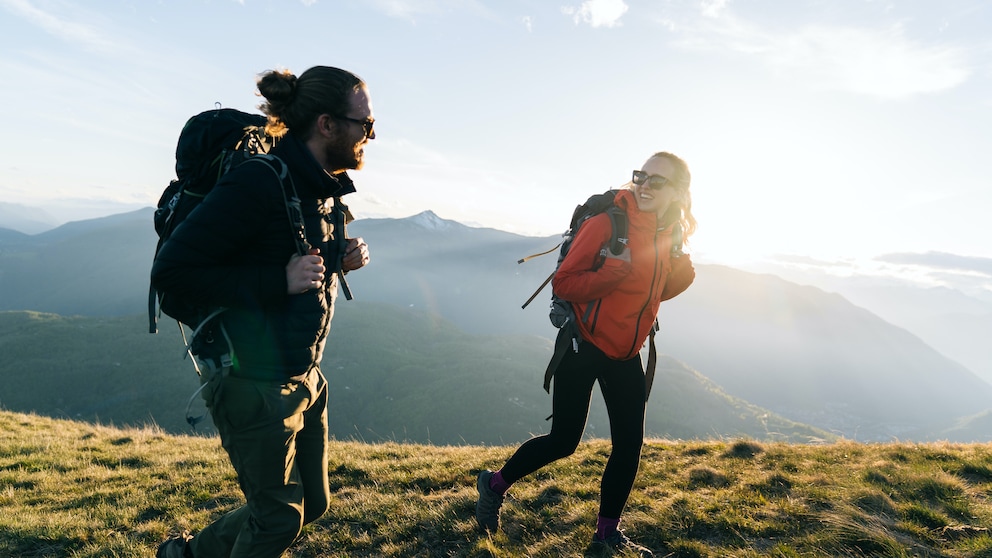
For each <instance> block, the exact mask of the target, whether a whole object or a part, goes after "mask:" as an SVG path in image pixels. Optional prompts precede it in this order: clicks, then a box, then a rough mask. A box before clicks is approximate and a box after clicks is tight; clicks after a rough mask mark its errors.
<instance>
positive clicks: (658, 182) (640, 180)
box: [631, 170, 672, 190]
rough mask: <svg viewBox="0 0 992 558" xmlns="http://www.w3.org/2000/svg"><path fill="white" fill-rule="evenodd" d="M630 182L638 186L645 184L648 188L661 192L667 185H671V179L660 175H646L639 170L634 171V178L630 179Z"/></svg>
mask: <svg viewBox="0 0 992 558" xmlns="http://www.w3.org/2000/svg"><path fill="white" fill-rule="evenodd" d="M631 181H632V182H633V183H634V184H637V185H638V186H640V185H641V184H644V183H645V182H647V183H648V187H650V188H651V189H652V190H661V189H662V188H664V187H665V186H667V185H668V184H671V183H672V179H670V178H667V177H664V176H661V175H660V174H648V173H646V172H644V171H639V170H635V171H634V176H633V178H631Z"/></svg>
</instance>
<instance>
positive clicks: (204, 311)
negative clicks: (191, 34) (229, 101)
mask: <svg viewBox="0 0 992 558" xmlns="http://www.w3.org/2000/svg"><path fill="white" fill-rule="evenodd" d="M265 123H266V118H265V117H264V116H262V115H258V114H249V113H246V112H241V111H239V110H235V109H229V108H218V109H214V110H208V111H205V112H201V113H200V114H197V115H195V116H193V117H191V118H190V119H189V120H187V121H186V124H185V125H184V126H183V129H182V131H181V132H180V134H179V141H178V143H177V145H176V179H175V180H172V181H171V182H170V183H169V186H168V187H166V189H165V191H164V192H162V196H161V197H160V198H159V200H158V207H157V208H156V210H155V216H154V222H155V232H156V233H158V244H157V245H156V246H155V256H156V257H157V256H158V253H159V250H160V249H161V248H162V245H163V244H164V243H165V242H166V241H167V240H168V239H169V237H170V236H171V235H172V232H173V231H174V230H175V229H176V227H177V226H178V225H179V223H181V222H182V221H183V220H184V219H185V218H186V217H187V216H188V215H189V214H190V212H192V211H193V209H195V208H196V207H197V206H198V205H199V204H200V202H202V201H203V199H204V198H205V197H206V195H207V194H208V193H210V191H211V190H212V189H213V187H214V185H215V184H216V183H217V181H218V180H219V179H220V178H221V177H222V176H224V174H226V173H227V172H229V171H230V170H231V169H233V168H235V167H236V166H238V165H241V164H243V163H245V162H247V161H257V162H259V163H261V164H264V165H265V166H266V167H268V169H269V170H270V171H271V172H273V173H275V174H276V176H278V177H279V183H280V185H281V186H282V190H283V198H284V199H285V201H286V212H287V215H288V216H289V222H290V227H291V232H292V234H293V237H294V240H295V241H296V243H297V251H298V252H299V253H300V254H301V255H302V254H306V253H307V251H308V250H309V248H310V246H309V244H307V242H306V232H305V230H304V227H303V214H302V211H301V209H300V200H299V198H298V197H297V195H296V189H295V187H294V186H293V183H292V178H291V177H289V173H288V169H287V168H286V165H285V164H283V163H282V161H281V160H280V159H278V158H277V157H273V156H271V155H267V152H268V151H269V149H271V148H272V147H273V146H274V145H275V142H276V139H275V138H273V137H271V136H268V135H266V134H265ZM287 178H288V179H289V180H287ZM287 182H288V183H289V189H290V191H291V192H292V194H291V195H289V194H288V193H287V191H286V183H287ZM160 312H161V313H165V314H166V315H168V316H170V317H172V318H174V319H176V321H178V322H180V324H185V325H187V326H189V327H190V328H192V329H193V331H194V334H193V336H192V338H193V339H194V340H195V339H196V333H198V331H199V328H201V327H203V326H204V325H205V324H206V323H207V322H209V321H210V319H211V318H213V317H214V316H215V315H216V314H217V313H218V311H217V309H209V308H202V307H198V306H196V305H194V304H191V303H190V302H189V301H186V300H183V299H181V298H180V297H176V296H173V295H170V294H169V293H164V292H160V291H158V290H156V289H155V288H154V287H151V288H149V292H148V331H149V332H150V333H157V332H158V317H159V315H160ZM180 330H182V328H181V327H180ZM183 337H184V338H185V332H184V334H183ZM192 342H193V341H191V343H192Z"/></svg>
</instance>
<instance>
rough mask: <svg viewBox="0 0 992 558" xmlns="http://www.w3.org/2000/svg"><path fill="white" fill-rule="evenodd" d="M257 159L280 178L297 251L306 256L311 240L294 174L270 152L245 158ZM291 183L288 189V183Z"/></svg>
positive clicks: (248, 160)
mask: <svg viewBox="0 0 992 558" xmlns="http://www.w3.org/2000/svg"><path fill="white" fill-rule="evenodd" d="M251 161H257V162H259V163H262V164H264V165H265V166H266V167H268V168H269V170H271V171H272V172H273V173H275V175H276V178H278V179H279V188H280V189H281V190H282V199H283V202H284V203H285V205H286V217H287V218H288V219H289V227H290V233H291V234H292V235H293V241H294V242H295V243H296V253H297V255H300V256H305V255H306V254H308V253H309V252H310V248H311V246H310V242H309V241H307V229H306V224H305V223H304V222H303V208H302V206H301V205H300V197H299V195H298V194H297V193H296V183H295V182H293V176H292V175H291V174H289V167H288V166H287V165H286V163H284V162H283V160H282V159H280V158H279V157H276V156H275V155H270V154H268V153H259V154H257V155H254V156H252V157H249V158H248V159H246V160H245V162H246V163H248V162H251ZM287 183H289V189H288V190H287V188H286V184H287Z"/></svg>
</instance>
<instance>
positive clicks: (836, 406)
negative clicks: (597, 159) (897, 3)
mask: <svg viewBox="0 0 992 558" xmlns="http://www.w3.org/2000/svg"><path fill="white" fill-rule="evenodd" d="M0 224H2V223H0ZM349 233H350V235H351V236H362V237H363V238H365V240H366V241H367V242H368V244H369V246H370V250H371V254H372V262H371V264H370V265H369V266H367V267H366V268H364V269H362V270H358V271H355V272H353V273H351V274H349V283H350V285H351V288H352V290H353V292H354V293H355V297H356V301H353V302H342V303H341V309H340V310H339V312H340V313H339V314H338V315H337V316H336V318H335V324H334V329H333V330H332V336H331V337H332V341H331V344H332V345H333V343H334V342H335V339H345V338H348V339H349V343H351V344H354V345H357V346H360V347H361V348H363V349H364V352H362V353H361V354H364V355H366V356H365V357H362V356H356V357H353V358H354V360H353V361H349V362H351V364H348V365H343V364H339V363H333V364H331V363H326V361H325V365H326V364H331V367H332V368H333V367H335V366H345V369H347V368H348V367H349V366H350V367H353V368H359V369H363V370H364V373H365V374H366V376H361V375H356V376H355V377H369V378H373V377H376V376H375V374H374V373H373V371H374V370H379V369H377V368H375V367H368V366H364V367H363V359H364V360H371V359H372V357H373V356H374V355H375V354H376V351H377V349H378V350H381V348H382V347H381V341H382V340H381V339H379V337H380V336H378V335H376V332H375V328H372V330H370V331H369V332H368V335H366V336H363V337H359V338H355V339H351V338H350V337H349V335H350V332H352V331H356V330H357V329H358V328H350V327H349V325H348V322H349V320H348V317H347V316H348V309H349V305H353V306H354V308H364V307H365V306H364V305H365V304H366V303H380V304H384V305H385V307H389V308H392V309H393V311H396V310H397V309H405V310H406V311H410V312H414V313H415V314H412V315H422V316H436V317H437V318H438V319H439V320H443V321H444V322H450V324H451V325H452V328H453V330H455V331H457V332H461V334H465V335H469V336H484V337H485V338H486V339H487V341H486V343H491V344H496V345H498V344H499V343H501V342H503V341H505V340H506V339H518V340H519V339H521V338H523V339H534V340H535V341H537V342H539V343H540V344H541V345H540V346H542V347H543V348H544V350H545V351H547V350H549V349H548V347H549V346H550V340H551V338H552V336H553V334H554V333H555V330H554V329H553V328H552V327H551V325H550V324H549V322H548V321H547V313H546V306H547V301H548V300H549V297H550V292H544V293H542V294H541V295H539V296H538V297H537V299H536V300H535V302H534V303H533V304H532V305H531V306H529V307H528V308H527V309H525V310H524V309H521V308H520V306H521V305H522V303H523V302H524V301H525V300H526V299H527V298H528V297H529V296H530V295H531V294H532V293H533V292H534V290H535V289H536V288H537V287H538V286H539V285H540V284H541V282H542V281H543V280H544V279H545V278H546V277H547V276H548V274H550V273H551V271H552V269H553V267H554V263H555V259H556V258H555V256H554V255H548V256H545V257H542V258H537V259H535V260H532V261H529V262H526V263H524V264H517V263H516V262H517V260H518V259H520V258H521V257H523V256H526V255H530V254H534V253H537V252H540V251H544V250H547V249H549V248H552V247H553V246H555V244H556V243H557V242H558V240H560V239H558V238H556V237H544V238H536V237H524V236H519V235H514V234H511V233H506V232H503V231H498V230H493V229H482V228H472V227H467V226H464V225H461V224H459V223H456V222H453V221H448V220H444V219H441V218H439V217H437V216H436V215H434V214H433V213H431V212H425V213H422V214H419V215H416V216H413V217H409V218H406V219H362V220H358V221H356V222H354V223H353V224H352V225H351V226H350V229H349ZM155 241H156V237H155V233H154V231H153V229H152V227H151V210H150V209H147V210H141V211H136V212H131V213H126V214H120V215H115V216H113V217H108V218H102V219H94V220H86V221H79V222H75V223H69V224H67V225H63V226H62V227H58V228H56V229H53V230H49V231H46V232H44V233H39V234H34V235H25V234H22V233H16V232H13V231H3V230H0V310H21V311H24V310H29V311H35V312H48V313H54V314H59V315H62V316H72V315H80V316H90V317H111V316H135V315H140V314H141V313H142V312H143V311H144V309H145V306H146V300H147V288H148V269H149V266H150V262H151V255H152V252H153V250H154V244H155ZM696 268H697V279H696V282H695V284H694V285H693V286H692V287H691V288H690V289H689V290H688V291H686V293H684V294H682V295H681V296H679V297H677V298H675V299H673V300H672V301H669V302H666V303H664V304H663V305H662V307H661V311H660V323H661V333H660V335H659V350H660V351H661V352H662V353H664V354H665V355H667V359H666V360H665V362H666V367H667V368H666V370H670V371H676V370H681V371H682V372H681V374H683V375H685V376H686V377H693V378H695V379H696V382H697V385H704V386H706V387H705V388H703V391H706V390H711V391H717V392H719V393H721V394H723V395H726V396H727V397H729V398H730V400H732V401H737V402H738V403H736V404H738V405H741V406H743V407H741V408H744V407H746V408H748V409H750V411H748V412H749V413H752V414H753V416H762V415H761V414H762V413H767V416H770V417H776V420H779V419H781V420H782V421H785V422H783V423H782V424H785V423H801V424H806V425H810V426H811V427H813V429H814V430H810V431H807V432H806V433H805V435H809V437H811V438H812V437H815V436H816V434H813V432H814V431H816V432H824V431H825V432H826V433H829V434H833V435H838V436H843V437H846V438H849V439H855V440H863V441H875V440H890V439H901V440H921V441H922V440H931V439H950V440H960V441H973V440H978V441H988V440H989V439H992V433H990V432H989V431H988V430H987V429H982V428H980V427H977V426H976V425H980V424H984V423H985V422H987V421H988V420H989V419H988V414H987V412H988V410H989V409H990V408H992V404H989V403H988V402H989V401H992V398H990V396H992V384H989V383H988V382H986V381H984V380H982V379H980V378H979V377H978V376H977V375H976V374H975V373H973V371H971V370H969V369H968V368H966V367H965V366H963V365H962V364H960V363H958V362H956V361H954V360H952V359H950V358H948V357H947V356H946V355H944V354H942V353H940V352H938V351H937V350H935V349H934V348H933V347H931V346H930V345H928V344H927V343H926V342H924V341H923V340H922V339H921V338H920V337H918V336H916V335H914V334H912V333H910V332H909V331H907V330H905V329H903V328H900V327H898V326H896V325H893V324H892V323H890V322H888V321H886V320H884V319H882V318H880V317H879V316H877V315H875V314H873V313H872V312H869V311H868V310H866V309H865V308H864V307H862V306H855V305H854V304H852V303H851V302H850V301H848V300H847V299H845V298H844V297H842V296H840V295H838V294H835V293H830V292H826V291H824V290H822V289H819V288H816V287H811V286H804V285H799V284H796V283H792V282H789V281H786V280H784V279H781V278H780V277H777V276H774V275H769V274H757V273H750V272H745V271H741V270H738V269H733V268H729V267H725V266H719V265H703V264H697V266H696ZM411 319H412V318H411ZM352 321H355V318H354V317H353V318H352ZM396 331H404V330H402V329H398V330H396ZM403 335H406V336H409V335H410V333H409V332H408V331H407V332H406V333H404V334H403ZM532 349H533V348H532ZM329 351H331V346H329ZM506 351H507V355H506V358H514V357H515V356H520V355H521V354H524V353H519V354H518V351H521V349H520V348H519V344H511V345H508V346H507V347H506ZM331 354H333V353H330V352H329V358H330V359H331V360H332V361H333V358H334V357H333V356H330V355H331ZM456 354H457V355H458V358H451V359H450V360H452V361H455V362H460V363H461V365H460V366H457V367H450V368H449V369H446V372H445V374H442V375H441V376H444V377H447V378H456V377H460V378H462V380H460V381H462V382H467V383H465V384H464V385H462V388H463V389H468V387H469V386H471V385H472V383H471V382H472V381H476V382H477V381H486V382H495V384H494V385H496V386H498V385H500V380H501V378H498V377H497V378H494V377H493V373H492V372H489V371H488V370H487V366H485V365H484V364H483V363H480V362H475V360H478V359H473V357H472V350H471V349H465V348H460V349H458V352H457V353H456ZM526 354H528V355H529V356H528V359H527V363H526V367H527V368H528V369H529V370H530V371H531V372H530V374H532V375H533V376H534V378H533V379H531V380H529V381H528V382H526V385H524V384H523V383H522V384H520V385H519V386H516V384H514V386H515V389H514V390H511V391H509V392H506V393H505V394H504V395H505V397H506V399H507V400H508V401H509V400H511V399H512V398H513V397H518V396H519V395H520V393H522V392H525V391H526V390H534V389H535V388H536V390H537V392H539V394H541V395H543V391H541V390H540V387H539V383H540V382H539V376H540V373H541V372H543V367H544V365H545V364H546V358H545V356H546V353H544V354H542V353H541V352H540V351H537V352H533V353H526ZM4 355H5V356H4V357H3V361H4V362H3V366H0V373H2V374H8V373H11V372H10V370H15V369H17V368H18V366H17V363H15V362H12V361H11V360H10V357H9V356H8V355H9V353H7V352H6V351H5V352H4ZM493 358H498V357H493ZM433 368H434V369H435V370H433V371H431V370H426V371H425V369H419V371H418V372H416V374H421V375H423V374H427V373H428V372H430V374H428V376H431V377H432V378H433V377H434V376H435V375H436V372H437V370H436V369H437V368H438V365H437V364H436V363H435V364H434V365H433ZM442 368H444V367H442ZM329 370H330V369H329ZM379 371H380V372H381V370H379ZM393 372H395V370H393ZM697 375H698V378H697ZM425 377H426V376H425ZM387 378H388V379H392V380H395V378H396V376H395V375H387V376H384V377H383V379H382V380H381V381H382V382H386V379H387ZM481 379H485V380H481ZM435 380H436V378H435V379H432V380H430V381H425V382H426V383H416V384H415V385H431V386H434V387H433V388H432V389H442V387H443V386H444V385H445V383H444V382H443V381H442V382H441V383H440V384H437V385H436V384H434V383H433V382H434V381H435ZM506 383H507V384H512V382H506ZM454 384H459V383H458V382H454V383H453V385H454ZM382 385H385V384H382ZM403 385H405V384H403ZM438 386H441V387H438ZM348 387H349V388H350V389H354V387H353V386H348ZM517 387H519V389H516V388H517ZM5 389H6V388H5ZM342 389H343V388H342ZM384 389H385V388H384ZM398 389H400V390H401V391H399V392H397V393H403V391H402V388H398ZM655 389H656V390H664V389H665V384H664V383H663V382H662V383H656V387H655ZM385 391H388V390H385ZM385 391H384V392H385ZM373 392H374V390H370V391H367V392H366V393H373ZM407 395H408V394H407ZM463 395H464V394H463ZM390 397H393V401H394V402H395V396H390ZM545 397H546V395H545ZM655 397H656V396H652V398H653V399H655ZM9 399H10V398H9V396H8V397H5V396H4V395H3V394H2V392H0V404H4V405H7V403H6V401H7V400H9ZM659 399H660V398H659ZM347 401H348V403H349V404H355V405H358V404H362V405H371V403H364V402H361V401H360V398H357V397H356V398H349V399H348V400H347ZM438 401H444V399H438ZM721 401H723V403H722V404H721V409H723V410H725V409H727V408H728V407H727V405H726V400H722V399H721ZM332 403H333V401H332ZM658 404H659V401H658V400H654V401H653V402H652V405H658ZM667 405H669V408H671V407H673V406H675V405H676V403H675V401H674V400H671V399H669V400H668V402H667ZM397 406H398V404H396V403H393V404H392V407H393V408H394V409H395V408H396V407H397ZM730 407H733V405H730ZM442 408H443V406H439V407H438V409H437V410H436V412H441V409H442ZM713 408H714V406H712V405H709V406H706V407H705V409H707V411H706V412H712V411H711V409H713ZM543 411H544V409H542V412H543ZM683 411H684V413H685V414H686V415H687V416H685V417H682V418H684V420H685V422H688V423H705V419H704V417H702V416H700V415H701V414H702V413H704V410H703V408H693V407H688V408H685V409H683ZM356 412H357V411H356ZM721 412H722V411H721ZM332 413H333V409H332ZM374 414H375V413H374V412H372V413H369V415H374ZM386 414H388V413H383V415H384V416H385V415H386ZM537 414H540V413H537ZM339 420H344V422H347V419H343V418H339ZM669 420H671V419H669ZM451 421H452V422H455V423H457V422H459V421H461V418H459V417H458V416H452V417H451ZM523 422H524V423H528V421H523ZM539 426H540V425H538V427H539ZM399 427H401V425H391V426H386V425H384V426H381V427H378V426H377V427H376V428H377V429H378V428H383V429H386V428H388V429H390V430H388V432H391V433H392V434H393V435H395V436H399V437H403V436H405V434H403V433H402V432H397V431H396V430H395V429H396V428H399ZM361 428H362V427H361V426H358V429H359V430H360V429H361ZM435 428H438V427H437V426H435ZM531 428H532V429H534V430H536V427H534V426H531ZM662 430H664V428H662ZM377 431H379V430H377ZM686 431H687V430H685V429H682V430H680V431H679V433H677V434H670V435H673V436H682V435H684V432H686ZM379 432H380V435H383V436H387V437H388V436H389V435H388V434H384V433H383V431H379ZM435 432H437V431H436V430H435ZM424 434H425V433H416V436H417V439H422V437H423V435H424ZM737 434H740V432H737V433H731V432H712V435H716V436H720V435H737ZM363 435H364V434H363ZM692 435H696V436H703V435H705V434H699V433H696V434H690V436H692ZM439 436H440V435H439ZM511 436H512V437H515V438H518V437H519V435H517V434H513V435H511ZM443 438H444V439H445V440H448V439H449V438H450V436H449V435H448V434H444V436H443ZM432 439H433V436H432ZM437 439H441V438H437Z"/></svg>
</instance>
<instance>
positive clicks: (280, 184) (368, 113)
mask: <svg viewBox="0 0 992 558" xmlns="http://www.w3.org/2000/svg"><path fill="white" fill-rule="evenodd" d="M258 91H259V93H260V94H261V95H262V96H263V97H264V98H265V99H266V102H265V103H263V104H262V105H261V107H260V108H261V109H262V111H263V112H264V113H265V114H266V115H268V118H269V121H268V124H267V125H266V132H267V133H269V134H270V135H272V136H274V137H277V138H279V139H278V142H277V144H276V145H275V147H274V148H273V149H272V150H271V151H270V154H271V155H274V156H275V157H277V158H278V160H279V161H276V162H275V166H276V167H280V166H281V165H284V166H285V168H286V169H288V171H289V176H288V177H287V178H286V179H285V180H280V179H279V177H278V175H277V173H275V172H272V170H271V169H270V168H268V166H267V165H264V164H261V163H254V162H251V161H249V162H246V163H243V164H241V165H240V166H238V167H237V168H235V169H233V170H232V171H230V172H229V173H228V174H227V175H225V176H224V177H223V178H222V179H221V180H220V181H219V182H218V183H217V185H216V186H215V187H214V189H213V190H212V191H211V192H210V194H209V195H207V197H206V198H205V199H204V200H203V202H202V203H201V204H200V205H199V207H197V208H196V209H195V210H194V211H193V212H192V213H190V215H189V216H188V217H187V218H186V219H185V220H184V221H183V222H182V223H181V224H180V225H179V226H178V227H177V228H176V230H175V232H174V233H173V234H172V236H171V237H170V238H169V240H168V241H167V242H166V243H165V244H164V245H163V246H162V248H161V250H160V252H159V254H158V256H157V257H156V260H155V264H154V265H153V267H152V283H153V285H154V286H155V287H156V288H157V289H159V290H161V291H165V292H168V293H170V294H171V295H172V296H180V297H183V298H185V299H188V300H189V301H191V302H193V303H196V304H197V305H199V306H203V307H210V308H225V309H226V310H224V311H223V312H222V313H221V314H220V315H219V316H218V317H217V318H216V319H215V321H214V322H213V323H212V324H211V327H210V328H208V330H206V331H205V332H204V333H203V334H201V335H203V336H204V338H205V339H206V341H205V342H201V343H199V345H200V346H203V347H205V348H204V349H203V350H202V351H201V352H200V353H199V354H198V356H199V357H200V359H201V360H203V361H205V363H206V364H207V369H208V370H209V371H210V372H211V373H208V374H204V378H203V379H201V381H203V382H204V383H205V386H204V389H203V391H202V395H203V397H204V399H205V400H206V401H207V405H208V407H209V408H210V413H211V416H212V418H213V421H214V425H215V426H216V427H217V431H218V432H219V434H220V439H221V443H222V444H223V446H224V449H225V450H227V453H228V456H229V457H230V459H231V463H232V465H233V466H234V469H235V471H236V472H237V474H238V483H239V485H240V487H241V490H242V492H243V493H244V495H245V499H246V501H247V502H246V504H245V505H244V506H242V507H240V508H238V509H235V510H233V511H231V512H229V513H227V514H226V515H224V516H222V517H221V518H219V519H218V520H217V521H215V522H214V523H212V524H211V525H209V526H207V527H206V528H205V529H203V530H202V531H200V532H199V533H197V534H196V536H195V537H194V536H190V535H189V533H187V532H184V533H183V534H181V535H179V536H175V537H172V538H170V539H168V540H166V541H165V542H163V543H162V544H161V545H160V546H159V548H158V552H157V554H156V556H157V557H158V558H193V557H195V558H214V557H232V558H235V557H236V558H242V557H270V558H275V557H278V556H281V555H282V554H283V552H285V551H286V550H287V549H288V548H289V547H290V546H291V545H292V543H293V542H294V540H295V539H296V538H297V536H298V535H299V534H300V531H301V529H302V527H303V525H305V524H307V523H310V522H312V521H314V520H316V519H317V518H318V517H320V516H321V515H323V514H324V512H326V511H327V508H328V505H329V500H330V491H329V488H328V482H327V382H326V380H325V378H324V376H323V374H322V373H321V371H320V360H321V356H322V353H323V349H324V343H325V341H326V338H327V333H328V329H329V328H330V322H331V316H332V314H333V309H334V300H335V298H336V296H337V288H338V281H339V277H341V276H343V273H346V272H348V271H353V270H356V269H358V268H361V267H363V266H364V265H366V264H367V263H368V262H369V256H368V247H367V246H366V244H365V242H364V241H363V240H362V239H361V238H353V239H347V238H345V237H344V224H345V223H346V222H347V221H348V220H350V218H351V216H350V214H349V213H348V211H347V208H346V207H344V206H343V205H341V203H340V198H341V196H343V195H345V194H348V193H351V192H354V191H355V188H354V185H353V183H352V181H351V179H350V178H349V176H348V174H347V172H346V171H347V170H350V169H361V168H362V166H363V165H364V158H365V152H364V148H365V146H366V144H368V142H369V141H370V140H372V139H375V131H374V129H373V125H374V122H375V119H374V118H373V116H372V103H371V100H370V98H369V92H368V89H367V87H366V85H365V83H364V82H363V81H362V80H361V79H360V78H358V77H357V76H355V75H354V74H351V73H350V72H347V71H344V70H340V69H338V68H330V67H325V66H316V67H313V68H310V69H309V70H307V71H306V72H304V73H303V74H302V75H300V76H299V77H298V78H297V77H296V76H295V75H293V74H291V73H290V72H289V71H270V72H266V73H265V74H263V75H262V76H261V77H260V78H259V80H258ZM283 188H287V189H289V190H290V192H288V194H289V195H294V194H295V196H298V197H299V200H300V207H299V210H300V211H299V212H300V213H302V221H303V223H304V227H303V228H304V231H305V232H304V233H303V235H301V234H299V233H298V232H297V231H294V228H293V226H292V225H291V224H290V223H291V222H292V215H291V213H292V212H291V211H288V208H287V203H286V198H287V197H289V195H287V196H284V194H283V190H282V189H283ZM287 213H290V215H289V216H287ZM300 236H305V239H303V238H299V237H300ZM301 246H302V247H303V248H300V247H301ZM301 252H303V253H301ZM224 340H227V342H228V344H229V345H230V347H231V349H232V353H233V357H232V359H231V361H230V365H229V366H226V365H227V364H228V363H227V362H218V361H214V360H212V358H211V356H212V355H213V354H216V353H215V352H211V351H210V350H209V347H210V345H211V344H216V343H220V342H223V341H224Z"/></svg>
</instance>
